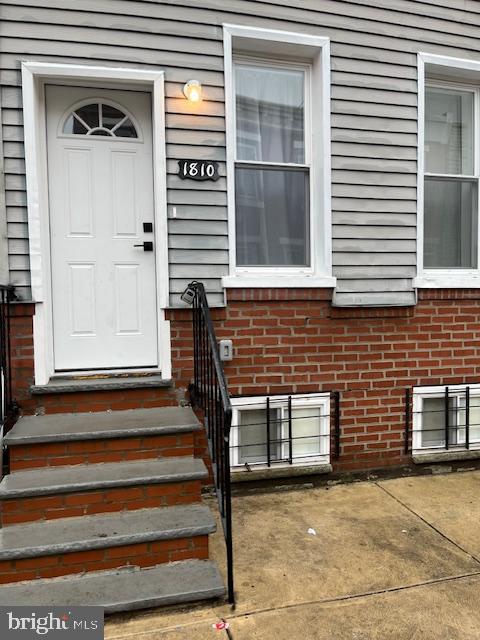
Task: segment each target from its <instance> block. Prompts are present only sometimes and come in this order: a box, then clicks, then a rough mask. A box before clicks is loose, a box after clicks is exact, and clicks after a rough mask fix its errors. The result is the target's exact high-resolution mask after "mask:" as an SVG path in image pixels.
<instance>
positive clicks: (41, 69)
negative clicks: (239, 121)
mask: <svg viewBox="0 0 480 640" xmlns="http://www.w3.org/2000/svg"><path fill="white" fill-rule="evenodd" d="M79 81H80V82H85V83H87V84H88V83H93V85H92V86H95V84H97V85H98V83H101V85H100V86H101V87H102V88H106V87H107V86H111V87H112V88H115V89H118V88H121V87H122V86H129V87H132V86H133V87H135V88H136V87H138V88H141V89H143V90H145V89H147V90H149V91H151V92H152V131H153V140H152V143H153V187H154V210H155V211H154V215H155V229H156V241H155V252H156V253H155V259H156V278H157V300H158V305H159V310H158V322H157V324H158V358H159V362H160V363H161V371H162V376H163V377H164V378H165V379H169V378H170V377H171V346H170V323H169V321H167V320H166V319H165V311H164V309H165V308H166V307H167V306H168V240H167V238H168V230H167V215H166V211H167V206H166V203H167V189H166V157H165V142H164V141H165V107H164V102H165V99H164V95H165V92H164V72H163V71H146V70H144V69H123V68H114V67H95V66H88V65H69V64H53V63H46V62H45V63H44V62H31V61H25V62H22V94H23V117H24V135H25V171H26V179H27V210H28V230H29V246H30V272H31V287H32V298H33V301H34V302H35V316H34V318H33V340H34V369H35V384H36V385H45V384H47V383H48V381H49V380H50V378H51V377H52V376H53V375H54V371H55V369H54V359H53V324H52V323H53V320H52V309H51V300H52V292H51V274H50V237H49V205H48V188H47V185H48V174H47V143H46V118H45V117H46V113H45V84H46V83H47V82H50V83H51V82H55V83H57V84H75V83H78V82H79Z"/></svg>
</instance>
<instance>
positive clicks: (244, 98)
mask: <svg viewBox="0 0 480 640" xmlns="http://www.w3.org/2000/svg"><path fill="white" fill-rule="evenodd" d="M304 84H305V74H304V72H303V71H300V70H289V69H278V68H275V67H261V66H256V65H244V64H237V65H236V66H235V91H236V118H237V159H238V160H246V161H248V160H261V161H263V162H282V163H287V162H288V163H290V162H293V163H304V162H305V134H304V109H305V106H304V94H305V91H304Z"/></svg>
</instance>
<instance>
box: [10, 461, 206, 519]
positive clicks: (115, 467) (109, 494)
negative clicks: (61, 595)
mask: <svg viewBox="0 0 480 640" xmlns="http://www.w3.org/2000/svg"><path fill="white" fill-rule="evenodd" d="M205 477H207V469H206V467H205V464H204V463H203V461H202V460H198V459H195V458H191V457H179V458H165V459H156V460H141V461H133V462H121V463H118V462H108V463H101V464H86V465H74V466H71V467H70V466H61V467H47V468H42V469H35V470H29V471H17V472H15V473H13V474H10V475H8V476H6V477H5V478H4V479H3V480H2V482H1V483H0V499H1V500H2V525H3V526H9V525H12V524H18V523H24V522H32V521H35V520H48V519H52V518H66V517H75V516H83V515H87V514H94V513H106V512H111V511H122V510H132V509H145V508H149V507H160V506H172V505H175V504H189V503H194V502H199V501H200V492H201V480H202V479H203V478H205Z"/></svg>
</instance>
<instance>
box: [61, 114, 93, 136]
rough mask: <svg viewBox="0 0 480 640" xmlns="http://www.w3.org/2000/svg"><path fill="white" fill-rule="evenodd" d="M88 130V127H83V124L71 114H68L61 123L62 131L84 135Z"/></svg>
mask: <svg viewBox="0 0 480 640" xmlns="http://www.w3.org/2000/svg"><path fill="white" fill-rule="evenodd" d="M87 132H88V129H87V128H86V127H84V125H83V124H82V123H81V122H79V121H78V120H77V119H76V118H75V117H74V116H73V115H70V116H68V118H67V119H66V121H65V124H64V125H63V133H70V134H73V133H74V134H77V135H85V134H86V133H87Z"/></svg>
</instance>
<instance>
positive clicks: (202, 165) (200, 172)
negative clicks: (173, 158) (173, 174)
mask: <svg viewBox="0 0 480 640" xmlns="http://www.w3.org/2000/svg"><path fill="white" fill-rule="evenodd" d="M178 167H179V170H178V175H179V176H180V178H181V179H182V180H214V181H215V180H218V178H219V177H220V176H219V175H218V162H212V161H211V160H179V161H178Z"/></svg>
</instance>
